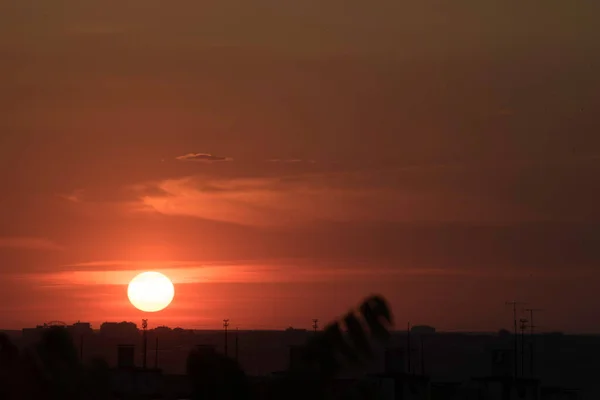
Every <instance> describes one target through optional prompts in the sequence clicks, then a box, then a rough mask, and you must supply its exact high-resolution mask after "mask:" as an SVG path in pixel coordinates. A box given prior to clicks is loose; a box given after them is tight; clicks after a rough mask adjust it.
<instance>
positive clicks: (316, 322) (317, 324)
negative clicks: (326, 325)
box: [312, 318, 319, 334]
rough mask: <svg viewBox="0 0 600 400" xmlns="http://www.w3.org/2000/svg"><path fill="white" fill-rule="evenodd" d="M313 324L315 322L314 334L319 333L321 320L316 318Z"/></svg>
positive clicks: (313, 325)
mask: <svg viewBox="0 0 600 400" xmlns="http://www.w3.org/2000/svg"><path fill="white" fill-rule="evenodd" d="M312 322H313V324H312V327H313V331H314V332H315V334H316V333H317V329H319V320H318V319H317V318H314V319H313V320H312Z"/></svg>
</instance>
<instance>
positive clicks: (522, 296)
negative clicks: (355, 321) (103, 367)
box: [0, 0, 600, 332]
mask: <svg viewBox="0 0 600 400" xmlns="http://www.w3.org/2000/svg"><path fill="white" fill-rule="evenodd" d="M597 15H600V3H598V2H594V1H586V0H578V1H573V2H560V1H556V0H551V1H548V2H545V3H544V7H543V8H542V7H539V6H537V5H534V4H524V3H522V2H517V1H500V0H491V1H489V2H485V4H484V2H477V1H474V0H461V1H460V2H458V3H456V2H454V3H452V5H448V4H446V3H444V2H440V1H438V0H424V1H420V2H403V1H400V2H399V1H394V0H381V1H378V2H376V3H374V4H372V6H370V7H369V6H366V5H365V3H364V2H358V1H354V0H351V1H346V2H343V3H342V2H340V1H338V0H323V1H316V0H306V1H302V2H297V4H296V3H291V2H287V3H281V2H275V1H273V0H258V1H256V2H252V4H249V3H248V2H243V1H241V0H226V1H218V2H217V1H208V2H202V4H200V3H197V2H194V1H189V0H183V1H180V2H177V4H173V3H166V2H161V1H158V0H150V1H143V2H142V1H140V0H131V1H128V2H118V1H114V0H109V1H102V2H101V1H98V0H93V1H87V2H85V4H84V3H82V2H79V1H75V0H60V1H54V2H52V4H50V3H49V2H43V1H41V0H31V1H29V2H23V1H20V0H6V1H4V2H3V4H2V6H0V54H2V60H3V62H2V63H0V76H1V77H2V78H0V105H1V107H0V180H1V181H2V183H3V192H2V195H0V274H1V277H2V282H3V289H2V290H0V327H2V328H21V327H26V326H35V325H36V324H40V323H43V322H45V321H49V320H63V321H66V322H74V321H76V320H81V321H90V322H92V323H94V324H98V323H101V322H103V321H121V320H128V321H133V322H136V323H139V321H140V320H141V318H148V319H149V320H150V321H151V324H152V326H155V325H161V324H165V325H169V326H182V327H190V328H203V327H207V328H210V327H214V328H215V329H218V328H219V327H220V326H221V320H222V319H223V318H229V319H230V320H231V323H232V325H231V326H232V327H235V326H239V327H240V328H241V329H242V328H249V329H256V328H267V329H285V328H286V327H288V326H290V325H291V326H294V327H297V328H304V327H306V328H310V323H311V319H312V318H319V320H320V321H321V324H324V323H326V322H327V321H328V320H331V319H333V318H334V317H336V316H338V315H341V314H342V313H344V312H345V311H347V309H348V308H349V307H352V306H354V305H357V304H358V303H359V302H360V301H361V299H362V298H363V297H364V296H367V295H369V294H371V293H381V294H383V295H384V296H385V297H386V298H387V299H388V300H389V302H390V303H391V306H392V310H393V311H394V315H395V317H396V319H397V321H398V327H399V329H401V326H403V325H404V324H405V321H411V322H412V323H413V324H427V325H431V326H434V327H436V328H437V329H439V330H442V331H443V330H465V331H497V330H498V329H501V328H508V329H510V328H511V326H512V325H511V324H512V322H511V321H512V312H511V309H510V307H507V306H505V301H508V300H515V299H516V300H520V301H525V302H527V303H528V304H529V305H531V306H533V307H535V308H541V309H543V310H544V311H543V312H541V313H540V315H539V321H537V322H538V323H537V325H538V326H539V329H540V330H542V331H552V330H558V331H564V332H600V319H598V318H597V316H596V314H597V313H596V310H597V309H598V308H599V307H600V300H598V299H597V296H596V294H597V286H598V285H597V283H598V282H599V281H600V270H599V268H598V266H599V265H600V235H599V231H598V226H600V225H599V223H600V207H599V204H600V179H598V176H600V137H599V136H598V132H599V131H600V118H599V117H598V115H600V109H599V108H600V77H599V75H598V71H600V52H599V51H598V49H599V48H600V27H599V25H598V24H597V23H595V22H596V21H595V19H597V18H596V16H597ZM594 176H596V178H594ZM146 270H156V271H160V272H162V273H164V274H165V275H167V276H168V277H169V278H171V279H172V281H173V282H174V284H175V298H174V300H173V302H172V303H171V305H170V306H169V307H168V308H167V309H165V310H164V311H161V312H159V313H156V314H143V313H141V312H139V311H137V310H136V309H135V308H133V306H132V305H131V304H130V303H129V301H128V300H127V293H126V291H127V286H126V285H127V283H128V282H129V281H130V280H131V278H133V277H134V276H135V275H136V274H137V273H138V272H141V271H146ZM144 315H145V316H144Z"/></svg>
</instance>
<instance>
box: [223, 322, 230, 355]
mask: <svg viewBox="0 0 600 400" xmlns="http://www.w3.org/2000/svg"><path fill="white" fill-rule="evenodd" d="M228 326H229V319H224V320H223V329H225V355H228V354H227V327H228Z"/></svg>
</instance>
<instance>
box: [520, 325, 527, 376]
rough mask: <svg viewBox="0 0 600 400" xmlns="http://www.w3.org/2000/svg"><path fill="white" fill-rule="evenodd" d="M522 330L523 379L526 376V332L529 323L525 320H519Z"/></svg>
mask: <svg viewBox="0 0 600 400" xmlns="http://www.w3.org/2000/svg"><path fill="white" fill-rule="evenodd" d="M519 322H520V324H521V325H520V328H521V377H524V376H525V330H527V322H529V321H528V320H527V319H525V318H521V319H519Z"/></svg>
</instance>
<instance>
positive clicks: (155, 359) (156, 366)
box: [154, 335, 158, 369]
mask: <svg viewBox="0 0 600 400" xmlns="http://www.w3.org/2000/svg"><path fill="white" fill-rule="evenodd" d="M154 369H158V335H156V348H155V349H154Z"/></svg>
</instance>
